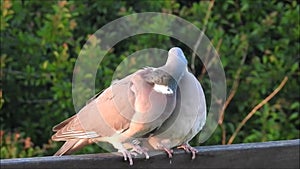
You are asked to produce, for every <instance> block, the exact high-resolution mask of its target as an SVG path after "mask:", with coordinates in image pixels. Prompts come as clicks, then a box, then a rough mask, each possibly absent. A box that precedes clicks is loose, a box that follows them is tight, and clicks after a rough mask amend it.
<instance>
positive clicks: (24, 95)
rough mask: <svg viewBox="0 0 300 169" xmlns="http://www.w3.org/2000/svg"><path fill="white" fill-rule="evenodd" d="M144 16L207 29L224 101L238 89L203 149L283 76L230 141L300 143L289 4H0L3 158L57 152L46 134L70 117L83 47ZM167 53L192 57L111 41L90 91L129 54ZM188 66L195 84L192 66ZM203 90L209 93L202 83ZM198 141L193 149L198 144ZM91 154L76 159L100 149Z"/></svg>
mask: <svg viewBox="0 0 300 169" xmlns="http://www.w3.org/2000/svg"><path fill="white" fill-rule="evenodd" d="M150 11H151V12H165V13H170V14H174V15H177V16H179V17H182V18H184V19H186V20H188V21H189V22H191V23H193V24H195V25H196V26H197V27H198V28H199V29H202V30H205V33H206V35H207V36H208V37H209V38H210V39H211V42H212V43H213V44H214V46H215V47H216V49H217V50H218V52H219V54H220V57H221V60H222V63H223V66H224V69H225V73H226V79H227V85H228V88H227V91H228V94H230V90H231V89H232V87H233V84H234V82H235V81H238V82H239V85H238V86H237V90H236V94H235V95H234V97H233V99H232V100H231V102H230V103H229V106H228V107H227V109H226V110H225V118H224V122H223V127H224V128H225V132H226V133H224V131H222V130H221V128H220V127H218V128H217V130H216V132H215V133H214V134H213V136H212V137H211V138H210V139H209V140H207V142H206V143H204V144H206V145H209V144H221V143H222V133H223V134H225V136H226V138H225V141H226V142H227V140H228V137H230V136H231V135H232V133H233V132H234V130H235V129H236V127H237V125H238V123H239V122H241V121H242V119H243V118H244V117H245V116H246V115H247V114H248V113H249V112H250V111H251V109H252V108H253V107H254V106H255V105H257V104H258V103H259V102H261V101H262V100H263V99H264V98H265V97H267V96H268V94H269V93H271V92H272V91H273V90H274V89H275V88H276V87H277V86H278V84H279V83H280V82H281V80H282V79H283V77H284V76H288V78H289V80H288V82H287V83H286V85H285V86H284V87H283V89H282V90H281V91H280V92H279V93H278V94H277V95H276V96H275V97H274V98H272V100H271V101H270V102H268V103H267V104H266V105H264V106H263V107H262V108H261V109H260V110H259V111H258V112H256V114H255V115H254V116H253V117H252V118H251V119H250V120H249V121H248V122H247V123H246V124H245V126H244V127H243V128H242V130H241V131H240V132H239V133H238V135H237V137H236V139H235V140H234V143H239V142H259V141H269V140H283V139H294V138H299V107H300V104H299V99H300V98H299V79H300V78H299V75H300V71H299V50H300V47H299V33H300V29H299V27H300V24H299V4H298V2H297V1H292V0H291V1H289V0H287V1H248V0H241V1H234V0H226V1H218V2H215V3H213V2H210V1H203V2H202V1H201V2H198V1H184V0H177V1H176V0H169V1H138V2H135V1H134V0H128V1H96V0H92V1H84V2H83V1H54V0H49V1H39V0H31V1H27V0H14V1H13V0H1V72H0V75H1V91H0V97H1V98H0V108H1V117H0V122H1V158H13V157H29V156H40V155H51V154H52V153H53V152H55V150H56V149H57V144H56V143H52V142H51V141H49V139H50V137H51V135H52V134H53V133H52V131H51V128H52V126H54V125H55V124H57V123H58V122H60V121H62V120H64V119H66V118H67V117H70V116H71V115H73V114H74V113H75V111H74V107H73V103H72V73H73V68H74V64H75V61H76V58H77V56H78V55H79V52H80V50H81V48H82V46H83V44H84V43H85V42H86V40H87V39H88V37H89V36H90V35H91V34H93V33H94V32H95V31H97V30H98V29H99V28H101V27H102V26H103V25H105V24H107V23H109V22H110V21H113V20H114V19H117V18H119V17H122V16H125V15H128V14H132V13H136V12H150ZM151 26H157V27H159V26H160V25H159V24H156V25H151ZM172 46H180V47H182V48H183V49H184V52H185V53H186V56H187V57H188V60H189V61H190V60H191V55H192V50H191V49H189V48H187V47H185V46H183V45H182V44H181V43H180V42H178V41H176V40H174V39H171V40H170V39H169V38H168V37H165V36H162V35H151V34H150V35H149V34H147V35H138V36H134V37H130V38H128V39H126V40H124V41H122V42H120V43H118V44H117V45H116V46H115V47H114V49H113V50H111V51H110V53H108V54H107V56H109V57H105V59H104V60H103V61H102V62H101V65H100V66H99V70H98V73H97V77H98V78H97V81H96V87H97V90H99V91H100V90H101V89H103V88H105V87H107V86H109V84H110V82H111V78H112V75H113V72H114V70H115V69H116V66H117V65H118V64H119V63H120V62H121V61H122V59H124V58H125V57H126V56H127V55H130V54H131V53H133V52H135V51H137V50H141V49H146V48H150V47H157V48H161V49H165V50H168V49H169V48H170V47H172ZM195 67H196V68H197V71H196V72H195V75H196V76H197V77H200V76H201V67H202V63H201V62H200V60H196V62H195ZM237 72H239V73H237ZM199 79H200V78H199ZM236 79H237V80H236ZM201 83H202V84H203V86H204V87H205V86H209V81H208V80H205V79H203V80H202V81H201ZM205 91H206V92H207V93H209V91H207V90H205ZM84 99H85V98H84ZM20 133H22V134H20ZM28 139H29V141H28ZM223 139H224V138H223ZM26 140H27V141H26ZM196 140H197V139H194V140H193V141H192V145H198V143H197V141H196ZM223 141H224V140H223ZM28 142H30V144H29V143H28ZM29 145H30V146H29ZM53 147H54V148H53ZM96 147H97V146H94V147H87V148H85V149H83V150H82V151H81V152H90V153H91V152H99V151H101V150H99V148H96Z"/></svg>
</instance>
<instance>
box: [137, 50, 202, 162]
mask: <svg viewBox="0 0 300 169" xmlns="http://www.w3.org/2000/svg"><path fill="white" fill-rule="evenodd" d="M178 50H179V49H178ZM180 51H181V50H180ZM178 54H179V55H182V57H184V54H183V52H182V51H181V52H178ZM206 114H207V113H206V101H205V95H204V92H203V89H202V87H201V84H200V83H199V81H198V80H197V79H196V77H195V76H194V75H193V74H192V73H190V72H188V69H187V68H186V69H185V71H184V74H183V77H182V78H181V80H180V81H179V83H178V92H177V99H176V107H175V110H174V112H173V113H172V115H171V116H170V117H169V118H168V119H167V120H166V121H165V122H164V123H163V124H162V126H161V127H160V128H159V129H157V130H156V131H154V132H153V133H152V134H151V135H150V136H149V137H148V138H146V139H140V140H142V141H141V144H142V147H144V148H147V149H149V150H151V149H152V150H153V149H155V150H164V151H166V152H167V153H168V155H169V157H170V158H171V157H172V150H171V148H173V147H177V146H179V147H178V148H183V149H184V150H185V151H187V152H192V159H194V158H195V156H196V152H197V150H196V149H195V148H193V147H191V146H190V145H189V144H188V142H189V141H190V140H191V139H192V138H193V137H194V136H195V135H196V134H197V133H199V132H200V131H201V130H202V128H203V126H204V124H205V121H206Z"/></svg>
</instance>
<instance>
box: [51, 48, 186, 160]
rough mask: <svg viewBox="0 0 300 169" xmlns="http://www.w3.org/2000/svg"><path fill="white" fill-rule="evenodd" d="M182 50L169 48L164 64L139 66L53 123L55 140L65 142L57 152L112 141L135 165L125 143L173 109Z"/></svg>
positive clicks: (154, 126)
mask: <svg viewBox="0 0 300 169" xmlns="http://www.w3.org/2000/svg"><path fill="white" fill-rule="evenodd" d="M179 50H180V49H179V48H176V47H175V48H172V49H170V50H169V52H168V59H167V62H166V64H165V65H163V66H161V67H158V68H151V67H148V68H144V69H140V70H138V71H136V72H135V73H133V74H131V75H128V76H126V77H125V78H123V79H121V80H118V81H116V82H114V83H113V84H112V85H111V86H110V87H109V88H107V89H105V90H104V91H103V92H102V93H99V94H98V95H96V96H95V97H94V98H93V99H92V100H91V101H89V103H88V104H87V105H85V106H84V107H83V108H82V109H81V110H80V111H79V112H78V113H77V114H76V115H74V116H72V117H70V118H69V119H66V120H65V121H63V122H61V123H60V124H58V125H56V126H54V127H53V131H54V132H56V133H55V134H54V135H53V136H52V140H54V141H65V143H64V145H63V146H62V147H61V148H60V149H59V150H58V151H57V152H56V153H55V155H57V156H61V155H63V154H70V153H72V152H74V151H76V150H78V149H80V148H82V147H84V146H85V145H88V144H91V143H94V142H109V143H111V144H112V145H113V146H114V148H116V149H117V150H118V151H119V152H121V153H122V154H123V156H124V159H125V160H127V159H128V160H129V163H130V165H132V164H133V160H132V157H131V154H132V152H130V151H128V150H127V149H126V148H125V147H124V146H123V144H124V143H131V142H132V141H133V140H134V138H137V137H143V136H144V135H146V134H148V133H149V132H151V131H153V130H155V129H157V128H159V127H160V126H161V125H162V124H163V122H164V121H165V120H166V119H168V118H169V117H170V115H171V113H172V112H173V111H174V108H175V106H176V93H177V83H178V81H180V79H181V78H182V76H183V74H184V72H185V70H186V65H187V60H186V58H185V56H184V55H178V51H179ZM180 51H181V50H180ZM131 145H132V147H133V148H135V146H137V147H136V148H139V147H138V145H135V144H131ZM144 153H145V154H146V152H144Z"/></svg>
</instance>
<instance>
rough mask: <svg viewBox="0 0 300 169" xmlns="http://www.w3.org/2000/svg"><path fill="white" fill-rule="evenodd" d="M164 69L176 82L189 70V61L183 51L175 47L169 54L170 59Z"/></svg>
mask: <svg viewBox="0 0 300 169" xmlns="http://www.w3.org/2000/svg"><path fill="white" fill-rule="evenodd" d="M163 69H164V70H165V71H166V72H167V73H169V74H170V75H171V76H172V77H173V78H174V79H175V80H176V81H179V80H180V78H181V77H182V75H183V74H184V72H186V70H187V59H186V58H185V56H184V54H183V52H182V50H181V49H180V48H178V47H173V48H171V49H170V50H169V52H168V59H167V62H166V64H165V65H164V66H163Z"/></svg>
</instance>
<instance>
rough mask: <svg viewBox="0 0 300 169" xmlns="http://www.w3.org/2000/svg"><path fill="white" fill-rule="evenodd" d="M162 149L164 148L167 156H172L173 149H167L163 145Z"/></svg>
mask: <svg viewBox="0 0 300 169" xmlns="http://www.w3.org/2000/svg"><path fill="white" fill-rule="evenodd" d="M163 149H164V150H165V152H166V153H167V154H168V156H169V158H172V157H173V150H172V149H167V148H165V147H163Z"/></svg>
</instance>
